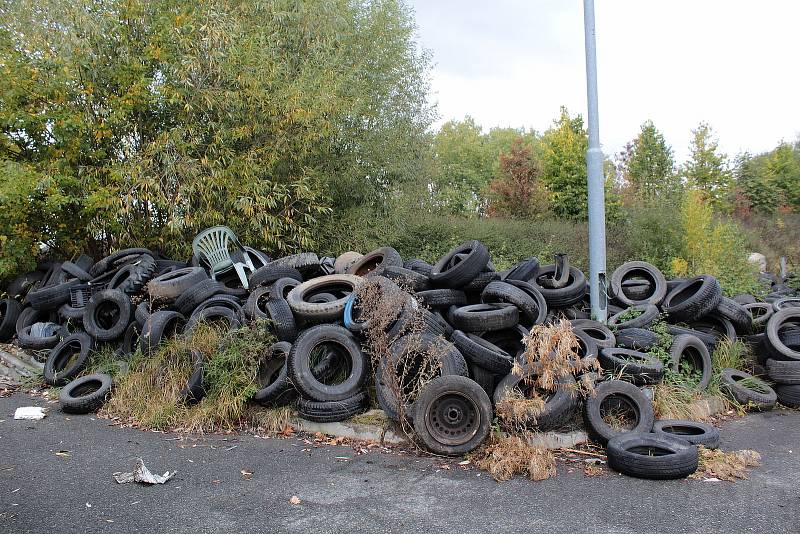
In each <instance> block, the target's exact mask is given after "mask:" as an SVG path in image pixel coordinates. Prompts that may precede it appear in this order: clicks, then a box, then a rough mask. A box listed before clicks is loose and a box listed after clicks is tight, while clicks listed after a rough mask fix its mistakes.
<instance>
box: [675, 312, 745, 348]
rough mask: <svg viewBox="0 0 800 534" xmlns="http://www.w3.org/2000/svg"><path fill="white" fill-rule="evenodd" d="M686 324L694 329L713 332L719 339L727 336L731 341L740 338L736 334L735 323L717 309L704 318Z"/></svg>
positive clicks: (708, 332)
mask: <svg viewBox="0 0 800 534" xmlns="http://www.w3.org/2000/svg"><path fill="white" fill-rule="evenodd" d="M686 324H687V326H689V327H691V328H693V329H694V330H698V331H700V332H705V333H707V334H711V335H713V336H716V337H717V338H718V339H721V338H724V337H727V338H728V339H730V340H731V341H736V339H737V338H738V336H737V335H736V328H734V326H733V323H732V322H730V321H729V320H728V319H727V318H726V317H723V316H722V315H720V314H719V313H717V311H716V310H714V311H712V312H711V313H709V314H707V315H706V316H705V317H703V318H702V319H698V320H696V321H690V322H688V323H686Z"/></svg>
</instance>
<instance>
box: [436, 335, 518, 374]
mask: <svg viewBox="0 0 800 534" xmlns="http://www.w3.org/2000/svg"><path fill="white" fill-rule="evenodd" d="M450 339H451V340H452V342H453V344H454V345H455V346H456V348H457V349H458V350H459V351H460V352H461V354H462V355H463V356H464V358H465V359H466V360H467V362H468V363H471V364H474V365H478V366H480V367H483V368H484V369H486V370H488V371H490V372H492V373H496V374H502V375H506V374H508V373H509V372H511V366H512V364H513V363H514V358H513V357H512V356H511V354H509V353H507V352H506V351H504V350H503V349H501V348H500V347H498V346H497V345H494V344H492V343H490V342H489V341H486V340H485V339H481V338H480V337H478V336H476V335H474V334H465V333H464V332H462V331H460V330H454V331H453V334H452V336H450Z"/></svg>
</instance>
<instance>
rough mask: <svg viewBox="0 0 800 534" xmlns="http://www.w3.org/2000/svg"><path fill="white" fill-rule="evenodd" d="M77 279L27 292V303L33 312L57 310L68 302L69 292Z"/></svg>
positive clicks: (76, 282) (77, 281)
mask: <svg viewBox="0 0 800 534" xmlns="http://www.w3.org/2000/svg"><path fill="white" fill-rule="evenodd" d="M79 283H80V281H79V280H78V279H77V278H73V279H72V280H68V281H66V282H63V283H59V284H55V285H51V286H44V287H41V288H39V289H34V290H31V291H30V292H28V296H27V302H28V303H29V304H30V305H31V306H32V307H33V308H34V309H35V310H57V309H58V308H59V307H60V306H61V305H62V304H65V303H67V302H69V292H70V290H71V289H72V288H73V287H75V286H76V285H78V284H79Z"/></svg>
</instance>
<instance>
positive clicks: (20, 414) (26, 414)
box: [14, 406, 47, 421]
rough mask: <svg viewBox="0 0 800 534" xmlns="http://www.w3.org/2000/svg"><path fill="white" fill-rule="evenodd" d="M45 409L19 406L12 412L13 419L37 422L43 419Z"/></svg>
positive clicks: (45, 412) (45, 413)
mask: <svg viewBox="0 0 800 534" xmlns="http://www.w3.org/2000/svg"><path fill="white" fill-rule="evenodd" d="M46 415H47V409H46V408H42V407H41V406H21V407H19V408H17V410H16V411H15V412H14V419H32V420H34V421H38V420H39V419H44V417H45V416H46Z"/></svg>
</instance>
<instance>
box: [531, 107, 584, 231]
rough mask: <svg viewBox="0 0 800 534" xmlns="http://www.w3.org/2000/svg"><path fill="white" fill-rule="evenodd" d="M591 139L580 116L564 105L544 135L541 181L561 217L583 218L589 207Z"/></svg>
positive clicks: (554, 211) (551, 204)
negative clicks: (588, 188) (588, 177)
mask: <svg viewBox="0 0 800 534" xmlns="http://www.w3.org/2000/svg"><path fill="white" fill-rule="evenodd" d="M588 146H589V138H588V135H587V133H586V130H585V129H584V127H583V118H582V117H581V116H580V115H577V116H576V117H574V118H573V117H571V116H570V114H569V112H568V111H567V109H566V108H565V107H562V108H561V115H560V116H559V118H558V119H557V120H555V121H554V122H553V126H552V127H551V128H550V129H549V130H547V131H546V132H545V133H544V135H543V136H542V138H541V148H542V182H544V184H545V186H546V187H547V190H548V191H549V199H550V209H551V210H552V211H553V213H554V214H555V215H557V216H559V217H567V218H570V219H583V218H585V217H586V215H587V210H588V198H587V195H588V191H587V180H586V150H587V149H588Z"/></svg>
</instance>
